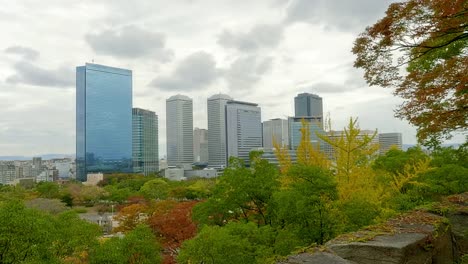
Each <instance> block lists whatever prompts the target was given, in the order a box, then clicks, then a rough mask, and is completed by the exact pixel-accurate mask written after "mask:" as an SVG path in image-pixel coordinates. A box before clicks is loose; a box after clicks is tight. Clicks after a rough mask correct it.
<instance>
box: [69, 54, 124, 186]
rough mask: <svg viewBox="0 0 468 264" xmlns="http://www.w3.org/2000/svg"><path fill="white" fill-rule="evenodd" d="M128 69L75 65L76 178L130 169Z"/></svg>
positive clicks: (83, 178) (88, 64)
mask: <svg viewBox="0 0 468 264" xmlns="http://www.w3.org/2000/svg"><path fill="white" fill-rule="evenodd" d="M131 161H132V71H130V70H126V69H119V68H114V67H108V66H104V65H97V64H91V63H86V65H85V66H79V67H77V68H76V178H77V179H78V180H80V181H86V178H87V177H86V176H87V174H88V173H92V172H131V171H132V162H131Z"/></svg>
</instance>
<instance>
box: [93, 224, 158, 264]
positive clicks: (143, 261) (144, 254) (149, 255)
mask: <svg viewBox="0 0 468 264" xmlns="http://www.w3.org/2000/svg"><path fill="white" fill-rule="evenodd" d="M89 263H90V264H94V263H95V264H106V263H107V264H120V263H122V264H158V263H161V255H160V246H159V244H158V243H157V242H156V237H155V236H154V235H153V233H152V232H151V229H150V228H149V227H148V226H145V225H139V226H137V227H136V228H135V229H134V230H133V231H130V232H128V233H127V234H126V235H125V236H124V237H122V238H120V237H113V238H110V239H108V240H106V241H104V242H102V243H101V244H100V245H99V246H97V247H95V248H94V249H93V250H91V251H90V256H89Z"/></svg>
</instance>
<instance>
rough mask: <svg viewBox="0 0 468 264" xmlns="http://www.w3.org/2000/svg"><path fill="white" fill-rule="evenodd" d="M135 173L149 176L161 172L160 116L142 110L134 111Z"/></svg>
mask: <svg viewBox="0 0 468 264" xmlns="http://www.w3.org/2000/svg"><path fill="white" fill-rule="evenodd" d="M132 122H133V124H132V126H133V143H132V145H133V171H134V172H135V173H143V174H144V175H149V174H151V173H156V172H158V171H159V141H158V116H157V115H156V113H155V112H153V111H149V110H144V109H141V108H133V110H132Z"/></svg>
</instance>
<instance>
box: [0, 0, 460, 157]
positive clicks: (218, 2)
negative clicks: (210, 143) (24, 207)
mask: <svg viewBox="0 0 468 264" xmlns="http://www.w3.org/2000/svg"><path fill="white" fill-rule="evenodd" d="M388 4H389V1H388V0H378V1H376V0H353V1H350V0H255V1H252V0H235V1H232V0H173V1H163V0H133V1H128V0H93V1H91V0H82V1H64V0H43V1H37V0H16V1H4V2H3V3H2V5H1V6H0V32H2V34H1V37H0V39H1V41H0V155H37V154H44V153H68V154H72V153H74V152H75V67H76V66H78V65H83V64H84V63H86V62H91V61H93V60H94V62H95V63H98V64H104V65H109V66H115V67H121V68H128V69H131V70H132V71H133V105H134V106H135V107H141V108H146V109H150V110H153V111H155V112H156V113H157V114H158V115H159V127H160V134H159V137H160V153H161V154H162V156H163V155H165V152H166V147H165V141H166V133H165V122H166V120H165V119H166V118H165V115H166V112H165V99H166V98H168V97H170V96H171V95H174V94H177V93H181V94H185V95H188V96H190V97H192V98H193V100H194V126H195V127H200V128H206V126H207V125H206V124H207V121H206V99H207V97H209V96H211V95H213V94H215V93H226V94H229V95H231V96H232V97H234V98H235V99H238V100H243V101H249V102H255V103H258V104H259V105H260V106H261V107H262V119H263V120H268V119H270V118H276V117H286V116H290V115H293V109H294V105H293V101H294V96H295V95H296V94H297V93H299V92H311V93H316V94H318V95H320V96H321V97H323V101H324V112H328V113H329V114H330V116H331V119H332V125H333V128H335V129H341V128H342V127H343V126H344V125H345V124H346V122H347V120H348V119H349V117H351V116H353V117H359V123H360V126H361V128H363V129H378V130H379V132H402V133H403V140H404V143H408V144H412V143H416V138H415V134H416V133H415V129H414V128H413V127H411V126H410V125H409V124H407V122H405V121H401V120H398V119H396V118H394V117H393V109H394V108H395V106H396V105H398V104H399V103H400V102H401V101H400V100H399V99H398V98H394V97H393V96H392V91H391V90H388V89H382V88H379V87H368V86H367V85H366V83H365V82H364V80H363V78H362V72H361V71H359V70H356V69H354V68H353V67H352V64H353V60H354V56H353V54H352V53H351V52H350V50H351V48H352V45H353V41H354V39H355V38H356V36H357V34H359V33H360V32H361V31H363V30H364V28H365V27H366V25H371V24H373V23H374V22H376V20H377V19H378V18H379V17H382V16H383V14H384V11H385V10H386V7H387V6H388ZM457 139H459V138H455V139H454V141H457Z"/></svg>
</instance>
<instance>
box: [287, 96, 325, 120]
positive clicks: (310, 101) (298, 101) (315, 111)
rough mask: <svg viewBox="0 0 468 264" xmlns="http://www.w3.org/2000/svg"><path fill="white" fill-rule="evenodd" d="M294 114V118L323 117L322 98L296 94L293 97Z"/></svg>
mask: <svg viewBox="0 0 468 264" xmlns="http://www.w3.org/2000/svg"><path fill="white" fill-rule="evenodd" d="M294 112H295V116H296V117H302V116H314V117H323V104H322V97H320V96H318V95H316V94H310V93H300V94H298V95H297V96H296V97H294Z"/></svg>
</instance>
